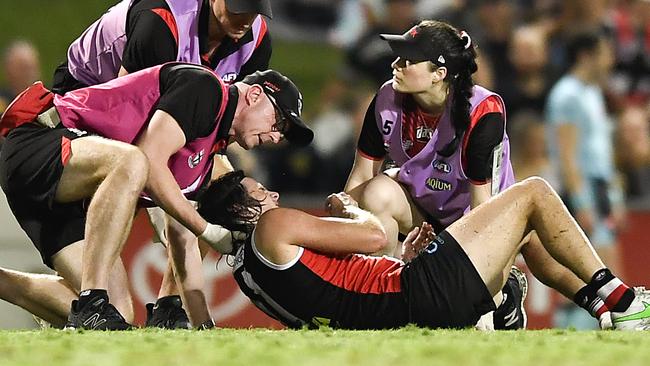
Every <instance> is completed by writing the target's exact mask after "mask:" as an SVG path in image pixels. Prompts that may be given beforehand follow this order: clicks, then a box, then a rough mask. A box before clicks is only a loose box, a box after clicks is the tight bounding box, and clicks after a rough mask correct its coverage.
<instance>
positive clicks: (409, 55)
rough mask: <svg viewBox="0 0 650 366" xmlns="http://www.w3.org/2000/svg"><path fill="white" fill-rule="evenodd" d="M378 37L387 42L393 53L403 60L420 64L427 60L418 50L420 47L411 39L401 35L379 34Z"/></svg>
mask: <svg viewBox="0 0 650 366" xmlns="http://www.w3.org/2000/svg"><path fill="white" fill-rule="evenodd" d="M379 37H381V39H383V40H384V41H386V42H388V45H389V46H390V49H391V50H393V53H394V54H395V55H396V56H398V57H401V58H403V59H406V60H409V61H413V62H421V61H427V60H428V59H429V58H428V57H427V56H426V55H425V54H424V52H422V50H420V47H419V46H418V44H417V43H416V42H415V40H414V39H413V38H406V37H404V36H403V35H401V34H380V35H379Z"/></svg>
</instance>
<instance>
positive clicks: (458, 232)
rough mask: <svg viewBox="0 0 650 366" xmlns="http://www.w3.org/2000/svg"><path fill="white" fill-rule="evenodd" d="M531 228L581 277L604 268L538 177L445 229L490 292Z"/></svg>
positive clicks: (497, 285)
mask: <svg viewBox="0 0 650 366" xmlns="http://www.w3.org/2000/svg"><path fill="white" fill-rule="evenodd" d="M533 229H534V230H536V231H537V234H538V235H539V236H540V239H541V240H542V243H544V247H545V248H546V249H547V251H548V252H549V253H550V254H551V256H552V257H553V258H555V259H556V260H557V261H558V262H560V263H562V264H563V265H564V266H565V267H568V268H570V269H571V270H572V271H573V272H574V273H575V274H576V275H577V276H578V277H580V278H581V279H582V280H583V281H585V282H588V281H590V280H591V276H592V275H593V274H594V273H595V272H596V271H598V270H599V269H602V268H604V267H605V266H604V265H603V263H602V261H601V260H600V259H599V258H598V256H597V255H596V254H595V252H594V250H593V248H592V247H591V245H590V244H589V242H588V240H587V238H586V236H585V235H584V233H583V232H582V230H581V229H580V228H579V226H577V224H576V223H575V220H574V219H573V218H572V217H571V216H570V214H569V212H568V211H567V210H566V207H564V205H563V204H562V201H560V199H559V197H557V194H555V192H554V191H553V190H552V189H551V188H550V186H548V184H547V183H546V182H545V181H543V180H541V179H538V178H532V179H527V180H525V181H523V182H521V183H517V184H515V185H513V186H512V187H510V188H509V189H507V190H506V191H504V192H503V193H502V194H499V195H498V196H496V197H494V198H493V199H491V200H490V201H488V202H486V203H485V204H483V205H481V206H479V207H477V208H475V209H474V210H472V211H471V212H470V213H469V214H468V215H466V216H465V217H463V218H461V219H460V220H458V221H457V222H455V223H454V224H452V225H451V226H450V227H449V228H447V231H448V232H449V233H450V234H451V235H452V236H453V237H454V238H455V239H456V240H457V241H458V242H459V243H460V245H461V246H462V247H463V249H464V250H465V251H466V253H467V254H468V256H469V257H470V259H471V260H472V262H473V263H474V265H475V267H476V269H477V270H478V272H479V274H480V275H481V277H482V278H483V280H484V281H485V284H486V285H487V287H488V289H489V290H490V292H491V293H496V291H498V290H499V289H501V287H502V286H503V278H502V273H503V272H502V270H503V268H505V267H506V266H507V265H508V261H509V260H510V259H511V257H512V254H513V253H515V252H517V251H519V247H520V242H521V240H522V238H524V237H525V236H526V235H528V233H529V232H530V231H531V230H533Z"/></svg>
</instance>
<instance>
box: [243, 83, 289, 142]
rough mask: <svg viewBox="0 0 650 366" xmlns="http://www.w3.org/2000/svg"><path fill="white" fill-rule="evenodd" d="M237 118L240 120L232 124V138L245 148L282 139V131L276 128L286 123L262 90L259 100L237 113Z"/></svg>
mask: <svg viewBox="0 0 650 366" xmlns="http://www.w3.org/2000/svg"><path fill="white" fill-rule="evenodd" d="M237 119H239V120H241V122H240V123H238V124H237V126H236V127H235V126H234V124H233V128H234V129H235V135H234V138H235V141H236V142H237V143H238V144H239V145H240V146H241V147H243V148H244V149H246V150H250V149H252V148H254V147H255V146H259V145H265V144H277V143H279V142H280V141H282V132H281V131H279V130H278V129H279V128H278V126H281V127H284V126H286V124H284V123H283V121H281V120H282V118H281V117H280V113H279V112H278V111H277V110H276V109H275V107H274V106H273V103H272V102H271V100H270V99H269V98H268V96H266V94H264V93H263V92H261V94H259V100H257V101H256V102H255V103H252V104H249V105H248V106H247V108H245V109H243V110H242V111H241V112H240V113H239V116H237ZM279 121H280V123H278V122H279Z"/></svg>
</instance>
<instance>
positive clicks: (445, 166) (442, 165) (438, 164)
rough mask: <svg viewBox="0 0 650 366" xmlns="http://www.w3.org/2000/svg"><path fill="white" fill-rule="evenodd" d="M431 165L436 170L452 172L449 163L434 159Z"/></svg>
mask: <svg viewBox="0 0 650 366" xmlns="http://www.w3.org/2000/svg"><path fill="white" fill-rule="evenodd" d="M431 165H432V166H433V168H434V169H435V170H437V171H439V172H443V173H447V174H449V173H451V165H450V164H449V163H446V162H444V161H440V160H434V161H433V163H432V164H431Z"/></svg>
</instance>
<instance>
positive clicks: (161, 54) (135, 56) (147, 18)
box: [122, 0, 178, 72]
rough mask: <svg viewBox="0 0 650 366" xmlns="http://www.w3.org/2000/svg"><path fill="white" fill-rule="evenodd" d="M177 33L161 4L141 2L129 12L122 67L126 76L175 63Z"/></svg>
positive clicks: (155, 0)
mask: <svg viewBox="0 0 650 366" xmlns="http://www.w3.org/2000/svg"><path fill="white" fill-rule="evenodd" d="M177 55H178V30H177V27H176V21H175V19H174V16H173V14H172V13H171V11H170V9H169V6H168V5H167V3H165V1H163V0H141V1H139V2H137V3H136V4H135V5H133V6H132V7H131V9H129V13H128V15H127V22H126V45H125V48H124V53H123V55H122V66H123V67H124V68H125V69H126V70H127V71H128V72H135V71H138V70H142V69H145V68H147V67H151V66H155V65H160V64H163V63H165V62H169V61H175V60H176V58H177Z"/></svg>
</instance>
